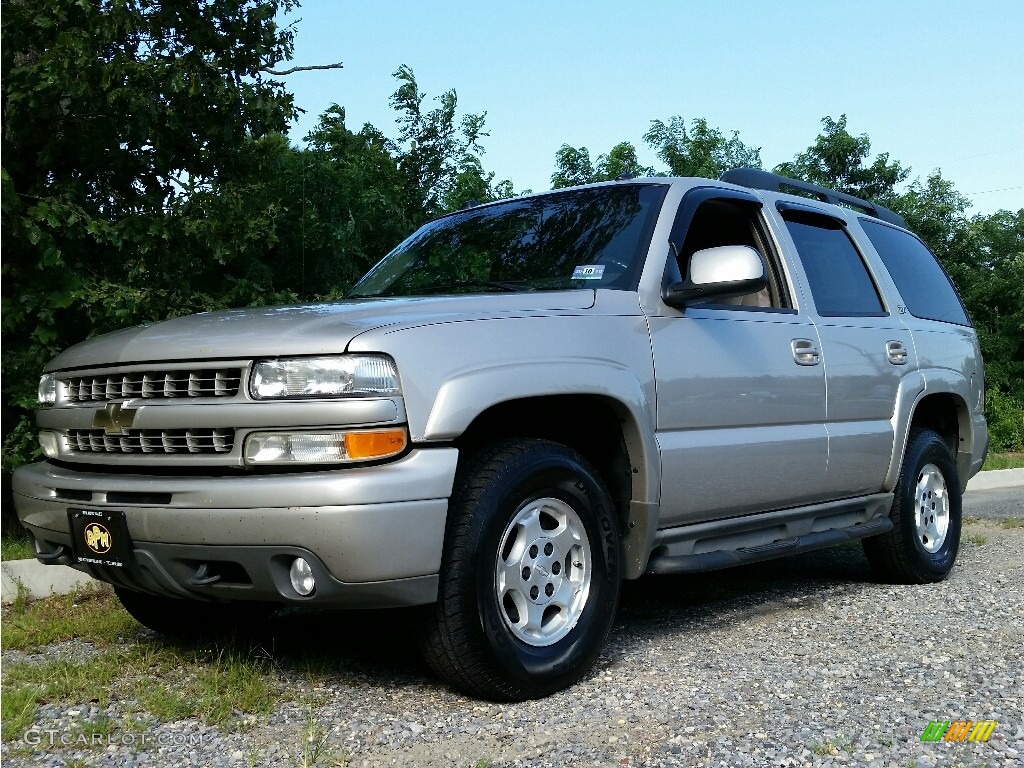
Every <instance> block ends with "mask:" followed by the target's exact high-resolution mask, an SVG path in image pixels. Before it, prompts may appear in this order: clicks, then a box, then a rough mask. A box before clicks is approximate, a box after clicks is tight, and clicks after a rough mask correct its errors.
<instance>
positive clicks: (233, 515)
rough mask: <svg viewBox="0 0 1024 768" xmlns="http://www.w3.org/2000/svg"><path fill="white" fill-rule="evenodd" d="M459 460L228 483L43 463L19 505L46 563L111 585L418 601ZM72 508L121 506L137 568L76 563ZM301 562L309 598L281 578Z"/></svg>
mask: <svg viewBox="0 0 1024 768" xmlns="http://www.w3.org/2000/svg"><path fill="white" fill-rule="evenodd" d="M457 459H458V451H457V450H456V449H454V448H425V449H424V448H421V449H416V450H413V451H412V452H410V453H409V454H408V455H407V456H405V457H404V458H402V459H400V460H398V461H395V462H391V463H388V464H382V465H379V466H374V467H356V468H345V469H334V470H325V471H316V472H303V473H275V474H251V475H250V474H246V475H245V476H230V477H178V476H170V477H167V476H157V475H136V474H120V473H97V472H87V471H80V470H77V469H69V468H65V467H59V466H56V465H53V464H50V463H48V462H42V463H39V464H33V465H30V466H26V467H21V468H20V469H18V470H17V471H16V472H15V474H14V500H15V506H16V508H17V510H18V517H19V518H20V519H21V521H22V522H23V523H24V525H25V527H26V528H28V530H29V531H30V532H31V533H32V535H33V536H34V537H35V539H36V542H37V548H38V551H39V552H40V553H41V554H40V559H41V560H46V559H47V557H48V556H49V558H50V562H58V563H63V564H69V565H72V566H73V567H76V568H79V569H80V570H83V571H85V572H87V573H89V574H90V575H92V576H94V577H95V578H98V579H101V580H103V581H108V582H111V583H114V584H118V585H120V586H125V587H129V588H133V589H138V590H141V591H145V592H151V593H155V594H162V595H167V596H171V597H179V598H191V599H200V600H201V599H213V600H268V601H272V602H277V603H289V604H309V603H314V604H317V605H332V606H353V607H357V606H358V607H384V606H392V605H417V604H422V603H429V602H432V601H433V600H434V599H436V593H437V573H438V571H439V569H440V564H441V551H442V548H443V545H444V528H445V521H446V518H447V509H448V497H449V496H450V495H451V489H452V483H453V481H454V477H455V466H456V462H457ZM70 508H88V509H117V510H122V511H124V513H125V518H126V520H127V523H128V533H129V536H130V538H131V541H132V549H133V554H134V560H135V563H134V565H133V566H131V567H127V568H117V567H113V566H98V565H90V564H86V563H73V562H71V558H70V556H69V553H70V549H69V548H70V544H71V533H70V528H69V522H68V510H69V509H70ZM62 547H63V549H61V548H62ZM296 556H301V557H303V558H305V559H306V560H307V562H309V563H310V565H311V566H312V567H313V571H314V576H315V577H316V582H317V588H316V591H315V592H314V593H313V595H311V596H309V597H301V596H299V595H298V594H297V593H295V592H294V591H293V590H292V589H291V587H290V585H289V581H288V577H287V572H288V567H289V565H290V563H291V561H292V560H293V559H294V558H295V557H296ZM211 577H217V578H211Z"/></svg>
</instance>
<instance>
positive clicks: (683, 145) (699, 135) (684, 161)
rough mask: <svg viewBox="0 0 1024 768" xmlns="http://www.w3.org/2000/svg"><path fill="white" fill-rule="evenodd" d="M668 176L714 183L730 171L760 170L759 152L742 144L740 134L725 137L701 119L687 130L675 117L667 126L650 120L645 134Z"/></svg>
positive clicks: (696, 119)
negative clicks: (697, 178)
mask: <svg viewBox="0 0 1024 768" xmlns="http://www.w3.org/2000/svg"><path fill="white" fill-rule="evenodd" d="M644 141H646V142H647V143H648V144H649V145H650V146H651V147H652V148H653V149H654V150H655V151H656V152H657V155H658V158H659V159H660V160H661V161H662V162H663V163H665V165H667V166H668V171H669V175H671V176H699V177H701V178H705V179H717V178H718V177H720V176H721V175H722V174H723V173H725V172H726V171H728V170H731V169H733V168H760V167H761V150H760V149H759V148H756V147H750V146H748V145H746V144H744V143H743V142H742V141H741V140H740V137H739V133H738V132H736V131H733V132H732V134H731V135H729V136H726V135H725V134H724V133H722V132H721V131H720V130H718V129H717V128H712V127H711V126H710V125H708V121H707V120H705V119H704V118H702V117H698V118H695V119H694V120H693V121H692V122H691V123H690V127H689V128H687V127H686V120H685V119H683V118H682V117H680V116H678V115H676V116H674V117H671V118H669V120H668V122H667V123H666V122H664V121H663V120H653V121H652V122H651V127H650V129H648V131H647V133H645V134H644Z"/></svg>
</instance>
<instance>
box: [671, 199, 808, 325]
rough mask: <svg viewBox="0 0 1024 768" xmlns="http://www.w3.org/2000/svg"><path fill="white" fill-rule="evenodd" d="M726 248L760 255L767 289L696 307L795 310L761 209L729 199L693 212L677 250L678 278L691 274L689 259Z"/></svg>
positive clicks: (708, 300)
mask: <svg viewBox="0 0 1024 768" xmlns="http://www.w3.org/2000/svg"><path fill="white" fill-rule="evenodd" d="M683 205H684V206H685V205H686V203H685V202H684V204H683ZM723 245H745V246H748V247H750V248H753V249H754V250H755V251H757V252H758V253H759V254H761V261H762V262H764V268H765V276H766V277H767V278H768V285H767V286H766V287H765V288H764V289H762V290H761V291H758V292H756V293H751V294H747V295H746V296H739V297H736V298H732V299H717V298H712V299H706V300H703V301H696V302H693V306H703V307H708V308H718V307H720V308H726V309H735V308H743V309H750V308H758V309H788V308H789V307H791V306H792V304H791V303H790V301H789V297H788V295H787V293H786V288H785V284H784V283H783V281H782V279H781V272H780V270H779V267H778V264H777V262H776V259H775V258H774V254H773V249H772V247H771V242H770V240H769V239H768V236H767V234H766V232H765V228H764V225H763V223H762V220H761V211H760V206H759V205H754V204H751V203H750V202H748V201H746V200H738V199H732V198H728V197H721V198H717V197H716V198H711V199H709V200H706V201H704V202H702V203H701V204H700V205H699V207H698V208H697V209H696V210H695V211H694V213H693V218H692V219H691V220H690V222H689V226H688V227H687V230H686V237H685V239H684V240H683V242H682V244H681V245H680V246H679V247H678V249H677V252H678V264H679V274H680V275H681V276H682V275H687V274H689V269H690V259H691V258H692V257H693V254H694V253H696V252H697V251H701V250H704V249H707V248H716V247H719V246H723ZM766 257H767V258H766Z"/></svg>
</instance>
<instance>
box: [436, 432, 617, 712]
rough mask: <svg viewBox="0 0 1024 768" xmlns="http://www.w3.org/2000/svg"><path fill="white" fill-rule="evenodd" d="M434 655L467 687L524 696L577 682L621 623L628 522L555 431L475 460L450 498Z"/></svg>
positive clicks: (509, 697) (505, 697) (478, 692)
mask: <svg viewBox="0 0 1024 768" xmlns="http://www.w3.org/2000/svg"><path fill="white" fill-rule="evenodd" d="M445 539H446V540H445V553H444V557H443V561H442V573H441V583H440V585H439V588H438V602H437V604H436V606H433V607H432V609H431V612H430V614H429V615H428V619H427V628H426V633H425V640H424V656H425V658H426V660H427V662H428V663H429V664H430V666H431V667H432V668H433V669H434V670H435V671H436V672H437V673H438V674H440V675H441V676H442V677H444V678H445V679H446V680H448V682H450V683H451V684H452V685H453V686H455V687H456V688H459V689H461V690H463V691H465V692H466V693H469V694H471V695H474V696H479V697H482V698H487V699H493V700H498V701H521V700H524V699H530V698H538V697H541V696H546V695H548V694H550V693H554V692H555V691H558V690H561V689H563V688H566V687H568V686H570V685H572V684H573V683H575V682H577V681H578V680H579V679H580V678H581V677H583V675H584V674H586V672H587V670H588V669H590V667H591V666H592V665H593V663H594V661H595V660H596V659H597V656H598V654H599V653H600V651H601V648H602V646H603V645H604V642H605V640H606V639H607V636H608V633H609V631H610V630H611V626H612V621H613V619H614V616H615V608H616V605H617V603H618V598H619V587H620V578H621V554H620V543H619V527H618V524H617V521H616V518H615V511H614V508H613V506H612V503H611V500H610V498H609V496H608V492H607V491H606V490H605V488H604V485H603V484H602V483H601V481H600V479H599V477H598V476H597V474H596V472H595V471H594V470H593V469H591V468H590V466H589V465H588V464H587V463H586V461H585V460H584V459H583V458H582V457H581V456H580V455H579V454H577V453H576V452H575V451H573V450H571V449H569V448H567V447H566V446H563V445H560V444H558V443H553V442H549V441H544V440H510V441H503V442H500V443H496V444H494V445H491V446H489V447H487V448H486V449H484V450H483V451H481V452H480V454H479V455H478V456H477V457H475V459H472V460H470V461H469V462H467V464H466V466H465V467H464V468H463V469H462V470H460V472H459V476H458V478H457V479H456V489H455V492H454V494H453V497H452V502H451V505H450V509H449V522H448V530H447V533H446V537H445Z"/></svg>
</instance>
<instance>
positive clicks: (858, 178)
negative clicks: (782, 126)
mask: <svg viewBox="0 0 1024 768" xmlns="http://www.w3.org/2000/svg"><path fill="white" fill-rule="evenodd" d="M821 124H822V127H823V128H824V130H823V131H822V132H821V133H820V134H818V137H817V138H816V139H815V140H814V143H813V144H812V145H811V146H810V147H808V148H807V149H806V150H805V151H803V152H801V153H800V154H798V155H797V156H796V157H795V158H794V159H793V160H792V162H788V163H782V164H781V165H778V166H776V167H775V173H780V174H782V175H783V176H789V177H791V178H794V179H803V180H805V181H809V182H811V183H813V184H819V185H820V186H823V187H830V188H831V189H836V190H839V191H840V192H846V193H848V194H851V195H856V196H857V197H863V198H865V199H867V200H875V201H878V202H881V203H885V202H888V201H890V200H892V199H893V198H894V197H896V195H897V192H896V187H897V185H898V184H900V183H902V182H904V181H906V179H907V177H908V176H909V175H910V169H909V168H904V167H902V166H901V165H900V164H899V163H898V162H896V161H895V160H893V161H892V162H889V154H888V153H887V152H883V153H882V154H879V155H877V156H876V157H875V159H874V161H873V162H871V164H870V165H869V164H868V163H867V159H868V156H869V155H870V154H871V139H869V138H868V135H867V134H866V133H862V134H861V135H860V136H854V135H853V134H851V133H850V132H849V131H847V130H846V115H840V116H839V119H838V120H834V119H832V118H831V117H824V118H822V120H821Z"/></svg>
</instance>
